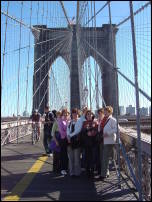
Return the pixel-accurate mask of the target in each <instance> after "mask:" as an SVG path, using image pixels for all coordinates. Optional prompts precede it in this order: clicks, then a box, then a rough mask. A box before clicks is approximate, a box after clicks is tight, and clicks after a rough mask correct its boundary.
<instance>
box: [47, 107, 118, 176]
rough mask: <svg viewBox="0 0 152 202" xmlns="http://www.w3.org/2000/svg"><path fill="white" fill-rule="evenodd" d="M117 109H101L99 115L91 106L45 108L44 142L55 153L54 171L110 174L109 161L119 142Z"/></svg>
mask: <svg viewBox="0 0 152 202" xmlns="http://www.w3.org/2000/svg"><path fill="white" fill-rule="evenodd" d="M112 114H113V108H112V107H111V106H106V107H105V108H100V109H99V110H98V117H95V115H94V114H93V113H92V111H91V110H89V109H88V108H87V107H84V108H83V109H82V112H81V116H80V111H79V110H78V109H77V108H74V109H72V110H71V114H70V113H69V112H68V110H67V109H63V110H62V111H55V110H53V111H52V112H50V110H49V107H46V108H45V121H44V137H43V144H44V148H45V151H46V154H47V155H50V153H52V154H53V171H54V172H56V173H58V172H61V174H62V175H66V174H67V173H69V175H70V176H71V177H79V176H80V175H81V172H83V170H84V171H85V172H86V174H87V176H88V177H93V176H94V173H95V171H96V172H98V175H99V179H101V180H104V179H105V178H107V177H109V160H110V158H113V154H114V145H115V144H116V133H117V122H116V119H115V118H114V117H113V116H112Z"/></svg>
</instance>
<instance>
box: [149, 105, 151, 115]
mask: <svg viewBox="0 0 152 202" xmlns="http://www.w3.org/2000/svg"><path fill="white" fill-rule="evenodd" d="M149 116H151V106H150V107H149Z"/></svg>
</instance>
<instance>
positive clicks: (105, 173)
mask: <svg viewBox="0 0 152 202" xmlns="http://www.w3.org/2000/svg"><path fill="white" fill-rule="evenodd" d="M112 114H113V108H112V107H111V106H107V107H106V108H105V117H107V120H106V122H105V124H104V128H103V144H104V145H103V152H102V157H101V176H100V179H101V180H104V178H106V177H109V159H110V157H113V151H114V145H115V144H116V133H117V121H116V119H115V118H114V117H112Z"/></svg>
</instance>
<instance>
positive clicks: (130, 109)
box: [126, 105, 135, 115]
mask: <svg viewBox="0 0 152 202" xmlns="http://www.w3.org/2000/svg"><path fill="white" fill-rule="evenodd" d="M126 114H128V115H135V107H132V105H129V107H126Z"/></svg>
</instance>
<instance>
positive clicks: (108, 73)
mask: <svg viewBox="0 0 152 202" xmlns="http://www.w3.org/2000/svg"><path fill="white" fill-rule="evenodd" d="M34 27H36V28H39V30H40V33H39V36H38V35H36V33H34V31H33V35H34V38H35V44H36V45H35V47H34V76H33V109H34V108H38V107H39V106H40V107H39V111H40V113H42V114H43V113H44V107H45V105H47V104H49V71H50V68H51V66H52V63H53V62H54V61H55V60H56V59H57V57H59V56H61V57H62V58H63V59H64V60H65V62H66V63H67V65H68V67H69V69H70V88H71V89H70V94H71V101H70V107H71V109H72V108H73V107H77V108H80V107H81V101H80V89H79V71H80V72H81V67H82V65H83V63H84V61H85V59H87V57H89V56H92V57H93V58H94V59H95V60H96V61H97V63H98V65H99V67H100V69H101V73H102V93H103V95H102V96H103V98H104V100H105V102H106V104H107V105H111V106H113V108H114V114H115V106H116V88H117V83H115V80H117V74H116V71H114V70H113V69H112V68H111V66H110V65H109V64H108V63H107V62H105V60H104V59H102V58H101V57H100V56H99V54H102V55H103V56H104V57H105V58H106V59H107V60H109V61H110V62H111V63H114V64H115V63H116V56H115V55H116V54H115V49H116V47H115V34H116V33H117V30H118V29H116V28H115V25H112V29H113V43H112V37H111V29H110V25H109V24H104V25H103V26H102V27H97V28H96V36H97V47H96V50H97V51H98V53H99V54H96V53H95V50H93V49H91V48H89V47H88V46H87V45H84V46H83V45H82V44H83V41H84V40H86V41H89V42H90V45H91V46H94V40H93V37H94V36H95V35H94V34H93V32H94V28H92V27H88V28H86V27H80V29H81V37H80V41H79V43H77V34H76V31H77V29H76V25H72V31H71V35H70V37H69V40H70V45H69V49H68V50H67V49H63V48H62V49H58V50H56V51H52V52H50V53H48V52H49V50H50V49H54V47H55V46H56V44H57V43H59V42H60V40H61V39H56V40H50V39H51V38H55V34H56V33H57V32H58V31H69V29H70V28H69V27H67V28H47V27H46V25H36V26H34ZM44 41H46V42H44ZM78 44H79V45H80V46H83V48H84V49H85V52H86V55H85V56H84V55H81V58H80V57H79V60H80V61H78V50H79V48H80V47H79V48H78V47H77V45H78ZM113 47H114V48H113ZM43 55H44V56H43ZM69 56H70V57H69ZM39 58H40V59H39ZM49 58H51V59H49ZM39 86H40V88H39ZM42 98H43V100H42ZM41 100H42V101H41Z"/></svg>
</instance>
